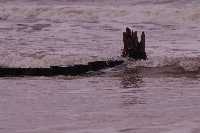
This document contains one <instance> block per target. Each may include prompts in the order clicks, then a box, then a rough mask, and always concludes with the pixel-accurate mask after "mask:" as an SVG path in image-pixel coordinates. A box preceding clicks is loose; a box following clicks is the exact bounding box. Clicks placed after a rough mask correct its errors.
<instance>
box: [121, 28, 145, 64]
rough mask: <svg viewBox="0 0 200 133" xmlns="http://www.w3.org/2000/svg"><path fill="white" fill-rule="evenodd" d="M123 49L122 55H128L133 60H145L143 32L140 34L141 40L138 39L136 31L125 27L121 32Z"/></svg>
mask: <svg viewBox="0 0 200 133" xmlns="http://www.w3.org/2000/svg"><path fill="white" fill-rule="evenodd" d="M123 43H124V49H123V51H122V56H123V57H130V58H133V59H135V60H142V59H143V60H146V59H147V55H146V51H145V33H144V32H142V34H141V41H140V42H139V41H138V36H137V31H134V32H133V30H131V29H130V28H128V27H127V28H126V32H123Z"/></svg>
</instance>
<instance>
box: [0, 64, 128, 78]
mask: <svg viewBox="0 0 200 133" xmlns="http://www.w3.org/2000/svg"><path fill="white" fill-rule="evenodd" d="M123 62H124V61H122V60H109V61H94V62H89V63H88V64H85V65H83V64H77V65H73V66H51V67H49V68H11V67H7V68H5V67H3V68H2V67H0V77H10V76H58V75H66V76H67V75H72V76H75V75H81V74H85V73H87V72H89V71H98V70H100V69H105V68H110V67H115V66H117V65H120V64H122V63H123Z"/></svg>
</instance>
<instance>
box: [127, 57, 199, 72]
mask: <svg viewBox="0 0 200 133" xmlns="http://www.w3.org/2000/svg"><path fill="white" fill-rule="evenodd" d="M127 66H128V68H140V67H142V68H156V69H159V68H160V69H166V70H167V69H168V70H169V71H172V70H171V69H173V71H174V72H176V71H177V72H178V71H179V72H200V57H153V58H149V59H148V60H147V61H132V60H131V61H128V65H127Z"/></svg>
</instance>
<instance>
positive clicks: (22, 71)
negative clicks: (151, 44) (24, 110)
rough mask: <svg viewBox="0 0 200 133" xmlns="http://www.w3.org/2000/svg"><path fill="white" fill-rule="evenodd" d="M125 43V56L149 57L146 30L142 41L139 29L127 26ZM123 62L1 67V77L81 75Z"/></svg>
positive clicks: (139, 58)
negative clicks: (147, 54)
mask: <svg viewBox="0 0 200 133" xmlns="http://www.w3.org/2000/svg"><path fill="white" fill-rule="evenodd" d="M123 43H124V48H123V51H122V56H123V57H129V58H133V59H135V60H141V59H143V60H146V59H147V56H146V52H145V33H144V32H142V35H141V41H140V42H139V41H138V37H137V31H135V32H133V31H132V30H131V29H130V28H126V32H124V33H123ZM123 62H124V61H123V60H108V61H94V62H88V63H87V64H76V65H72V66H50V67H48V68H13V67H0V77H16V76H57V75H81V74H85V73H87V72H89V71H98V70H101V69H105V68H111V67H115V66H118V65H121V64H122V63H123Z"/></svg>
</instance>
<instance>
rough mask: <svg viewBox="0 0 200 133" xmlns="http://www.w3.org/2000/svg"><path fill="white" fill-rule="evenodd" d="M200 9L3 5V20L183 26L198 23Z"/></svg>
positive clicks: (145, 6) (158, 6) (147, 6)
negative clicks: (142, 23) (111, 22)
mask: <svg viewBox="0 0 200 133" xmlns="http://www.w3.org/2000/svg"><path fill="white" fill-rule="evenodd" d="M199 12H200V8H199V7H198V6H192V7H191V6H186V7H185V8H177V7H173V6H167V5H143V6H141V5H135V6H134V7H131V6H121V7H120V8H119V7H115V6H108V5H106V6H103V7H102V6H98V5H96V6H87V5H63V6H61V5H56V6H48V5H40V6H38V5H37V6H34V5H33V6H30V5H26V6H19V5H0V19H1V20H4V21H5V20H10V21H25V20H33V21H38V20H48V21H57V22H66V21H73V20H78V21H81V20H82V21H84V20H85V21H89V20H91V21H98V19H102V20H110V19H113V20H115V19H116V20H117V21H119V20H121V22H122V23H133V22H144V21H145V22H146V21H147V22H149V21H151V22H153V23H162V24H181V25H183V24H191V22H192V24H198V23H199V22H200V17H199V16H200V13H199ZM135 14H137V16H135ZM127 18H128V19H127ZM123 21H125V22H123Z"/></svg>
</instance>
